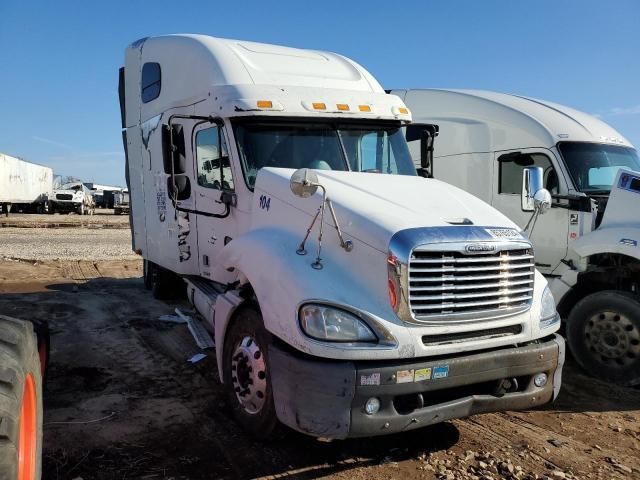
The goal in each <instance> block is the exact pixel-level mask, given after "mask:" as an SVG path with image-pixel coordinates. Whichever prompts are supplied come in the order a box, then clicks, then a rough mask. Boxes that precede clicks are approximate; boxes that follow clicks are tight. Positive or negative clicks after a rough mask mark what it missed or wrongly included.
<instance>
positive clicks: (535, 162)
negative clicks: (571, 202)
mask: <svg viewBox="0 0 640 480" xmlns="http://www.w3.org/2000/svg"><path fill="white" fill-rule="evenodd" d="M498 165H499V168H500V171H499V175H500V177H499V178H500V181H499V186H498V193H513V194H520V191H521V190H522V170H523V169H524V167H542V170H543V171H544V185H545V188H546V189H547V190H549V192H551V193H552V194H558V193H559V191H558V175H557V174H556V171H555V169H554V168H553V165H552V163H551V160H550V159H549V157H547V156H546V155H544V154H542V153H524V154H516V155H514V154H512V153H507V154H505V155H502V156H500V157H499V158H498Z"/></svg>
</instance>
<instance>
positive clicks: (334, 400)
mask: <svg viewBox="0 0 640 480" xmlns="http://www.w3.org/2000/svg"><path fill="white" fill-rule="evenodd" d="M119 96H120V106H121V112H122V127H123V139H124V145H125V153H126V159H127V160H126V162H127V167H126V174H127V183H128V187H129V192H130V207H131V222H132V230H133V235H132V236H133V249H134V250H135V251H136V252H138V253H139V254H141V255H142V256H143V258H144V267H145V268H144V272H145V274H144V276H145V284H146V285H147V286H148V287H149V288H150V289H152V290H153V292H154V294H155V295H156V296H159V297H160V296H163V295H166V294H170V293H171V292H172V291H175V290H178V289H179V288H180V284H182V285H184V282H186V285H187V287H186V288H187V295H188V298H189V300H190V302H191V303H192V304H193V305H194V306H195V308H196V309H197V311H198V312H199V313H200V314H201V315H202V317H203V318H204V319H205V321H206V323H207V325H208V326H209V328H210V329H211V331H212V332H214V333H215V347H216V358H217V365H218V369H219V375H220V378H221V380H222V382H223V383H224V384H225V386H226V388H227V392H228V397H229V401H230V402H231V404H232V405H233V410H234V412H235V417H236V419H237V420H238V421H239V422H240V423H241V424H242V425H243V426H244V427H245V428H246V429H247V430H249V431H250V432H252V433H253V434H255V435H257V436H260V437H266V436H269V435H270V434H271V433H273V432H274V430H277V429H278V425H279V422H281V423H283V424H285V425H288V426H289V427H291V428H293V429H295V430H298V431H300V432H303V433H306V434H309V435H313V436H318V437H325V438H346V437H357V436H370V435H382V434H388V433H393V432H400V431H405V430H408V429H414V428H418V427H422V426H425V425H429V424H432V423H436V422H441V421H444V420H447V419H451V418H456V417H464V416H468V415H471V414H475V413H481V412H488V411H497V410H505V409H521V408H531V407H534V406H537V405H542V404H545V403H547V402H550V401H552V400H553V399H554V398H555V397H556V395H557V394H558V391H559V388H560V384H561V372H562V365H563V362H564V343H563V340H562V338H561V337H560V336H558V335H556V334H555V332H556V330H557V329H558V327H559V317H558V315H557V312H556V309H555V304H554V302H553V298H552V296H551V294H550V292H549V290H548V288H547V282H546V280H545V279H544V277H543V276H542V275H541V274H540V273H539V272H538V271H537V270H536V269H535V267H534V264H533V253H532V247H531V244H530V242H529V241H528V240H527V238H526V237H524V236H522V235H521V234H520V232H519V229H518V227H517V226H516V225H515V224H514V223H513V222H511V221H510V220H508V219H507V218H506V217H505V216H504V215H502V214H500V213H499V212H498V211H496V210H494V209H493V208H491V207H490V206H489V205H487V204H486V203H484V202H482V201H480V200H478V199H476V198H475V197H473V196H472V195H470V194H468V193H466V192H464V191H462V190H460V189H457V188H455V187H452V186H449V185H447V184H445V183H443V182H439V181H437V180H432V179H425V178H421V177H419V176H417V175H416V171H415V168H414V165H413V163H412V161H411V158H410V156H409V152H408V150H407V144H406V141H405V139H404V136H403V133H402V130H401V127H402V126H403V125H405V124H407V123H408V122H410V120H411V115H410V112H409V111H408V110H407V108H406V106H405V105H404V103H403V102H402V101H401V100H400V99H399V98H398V97H396V96H391V95H387V94H385V92H384V90H383V89H382V88H381V87H380V85H379V84H378V82H377V81H376V80H375V79H374V78H373V77H372V76H371V75H370V74H369V73H368V72H367V71H366V70H365V69H364V68H362V67H361V66H360V65H358V64H356V63H355V62H353V61H351V60H349V59H347V58H345V57H342V56H340V55H337V54H334V53H328V52H319V51H311V50H299V49H293V48H286V47H281V46H275V45H266V44H260V43H252V42H244V41H236V40H225V39H220V38H213V37H209V36H201V35H169V36H162V37H154V38H145V39H142V40H139V41H136V42H135V43H133V44H132V45H131V46H129V47H128V48H127V49H126V54H125V66H124V67H123V68H121V69H120V86H119ZM533 190H534V189H533V188H532V189H531V194H533V193H534V192H533ZM538 205H539V206H541V207H542V206H544V203H543V202H538Z"/></svg>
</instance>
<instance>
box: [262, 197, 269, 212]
mask: <svg viewBox="0 0 640 480" xmlns="http://www.w3.org/2000/svg"><path fill="white" fill-rule="evenodd" d="M270 205H271V197H268V196H266V195H260V208H261V209H263V210H266V211H269V206H270Z"/></svg>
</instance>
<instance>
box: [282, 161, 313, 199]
mask: <svg viewBox="0 0 640 480" xmlns="http://www.w3.org/2000/svg"><path fill="white" fill-rule="evenodd" d="M289 186H290V187H291V191H292V192H293V194H294V195H295V196H296V197H300V198H309V197H310V196H312V195H313V194H314V193H316V191H317V190H318V186H319V185H318V174H317V173H316V172H314V171H313V170H310V169H308V168H300V169H299V170H296V171H295V172H293V174H291V179H290V181H289Z"/></svg>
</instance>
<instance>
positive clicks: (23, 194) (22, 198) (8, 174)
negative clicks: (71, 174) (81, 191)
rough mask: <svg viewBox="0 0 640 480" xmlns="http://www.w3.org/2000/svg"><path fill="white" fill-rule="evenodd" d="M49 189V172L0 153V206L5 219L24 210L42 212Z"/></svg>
mask: <svg viewBox="0 0 640 480" xmlns="http://www.w3.org/2000/svg"><path fill="white" fill-rule="evenodd" d="M52 189H53V170H51V168H49V167H45V166H43V165H38V164H35V163H31V162H25V161H24V160H21V159H19V158H15V157H12V156H10V155H5V154H3V153H0V206H1V207H2V210H3V211H4V213H5V215H6V216H9V211H10V210H11V208H12V206H13V208H14V210H17V209H25V210H28V211H34V212H39V213H43V212H44V211H46V208H47V201H48V199H49V196H50V195H51V191H52Z"/></svg>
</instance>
